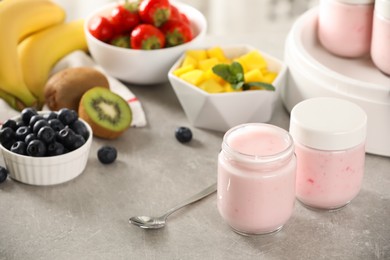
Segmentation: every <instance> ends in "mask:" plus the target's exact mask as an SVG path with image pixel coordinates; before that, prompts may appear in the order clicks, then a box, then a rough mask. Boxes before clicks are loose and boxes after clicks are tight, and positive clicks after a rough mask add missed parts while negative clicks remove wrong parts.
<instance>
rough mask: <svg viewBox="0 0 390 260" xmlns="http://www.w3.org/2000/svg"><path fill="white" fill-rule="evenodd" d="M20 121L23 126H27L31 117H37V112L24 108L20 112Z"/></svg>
mask: <svg viewBox="0 0 390 260" xmlns="http://www.w3.org/2000/svg"><path fill="white" fill-rule="evenodd" d="M20 115H21V117H22V121H23V123H24V124H26V125H28V124H30V119H31V117H33V116H35V115H38V113H37V111H36V110H35V109H33V108H31V107H26V108H25V109H23V110H22V112H21V114H20Z"/></svg>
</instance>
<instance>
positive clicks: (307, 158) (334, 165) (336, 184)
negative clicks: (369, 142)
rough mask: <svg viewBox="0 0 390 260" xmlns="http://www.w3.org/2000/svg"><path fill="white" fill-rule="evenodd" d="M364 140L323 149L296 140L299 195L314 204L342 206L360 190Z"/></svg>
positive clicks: (307, 202)
mask: <svg viewBox="0 0 390 260" xmlns="http://www.w3.org/2000/svg"><path fill="white" fill-rule="evenodd" d="M364 153H365V151H364V144H360V145H358V146H356V147H354V148H352V149H348V150H346V151H335V152H329V151H321V150H316V149H311V148H308V147H306V146H304V145H301V144H299V143H295V154H296V156H297V160H298V161H299V163H298V166H297V172H299V174H298V175H297V198H298V199H299V200H300V201H301V202H303V203H304V204H306V205H308V206H311V207H315V208H325V209H332V208H340V207H342V206H344V205H346V204H348V203H349V202H350V201H351V200H352V199H353V198H355V197H356V195H357V194H358V193H359V191H360V188H361V186H362V180H363V173H364Z"/></svg>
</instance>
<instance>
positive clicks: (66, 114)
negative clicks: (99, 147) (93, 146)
mask: <svg viewBox="0 0 390 260" xmlns="http://www.w3.org/2000/svg"><path fill="white" fill-rule="evenodd" d="M60 113H61V115H57V113H55V112H51V113H48V114H46V115H45V116H42V114H38V113H37V111H35V110H33V109H26V110H25V114H24V115H25V116H27V114H29V115H32V114H34V115H33V116H32V117H31V119H30V124H29V125H24V123H23V124H19V125H18V123H20V122H22V121H17V128H16V131H14V130H13V129H12V128H11V127H9V126H8V127H2V128H0V143H1V144H2V145H3V146H4V147H5V148H6V149H8V150H10V151H11V152H14V153H18V154H23V155H28V156H34V157H43V156H55V155H60V154H64V153H67V152H69V151H73V150H75V149H77V148H79V147H81V146H83V145H84V144H85V142H86V140H88V138H90V137H89V131H88V128H87V126H86V124H85V123H84V122H82V121H81V120H79V119H78V115H77V112H76V111H71V110H68V109H63V110H62V111H60V112H58V114H60ZM59 118H61V119H62V120H64V121H65V122H68V123H69V125H67V124H65V125H64V123H63V122H62V121H60V119H59ZM20 120H22V116H21V119H20ZM34 121H35V122H34ZM73 129H74V130H73Z"/></svg>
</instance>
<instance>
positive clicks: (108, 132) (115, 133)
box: [78, 87, 132, 139]
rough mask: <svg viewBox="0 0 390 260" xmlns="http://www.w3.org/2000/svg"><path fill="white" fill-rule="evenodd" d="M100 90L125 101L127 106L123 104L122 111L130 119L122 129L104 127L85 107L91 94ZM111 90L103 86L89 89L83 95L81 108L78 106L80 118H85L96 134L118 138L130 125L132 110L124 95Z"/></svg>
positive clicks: (97, 135) (101, 136)
mask: <svg viewBox="0 0 390 260" xmlns="http://www.w3.org/2000/svg"><path fill="white" fill-rule="evenodd" d="M99 91H100V92H103V93H102V94H103V95H104V96H107V94H112V95H115V96H116V99H117V101H118V102H122V103H123V102H124V104H125V106H122V107H123V111H121V112H122V113H128V114H127V115H128V116H129V117H130V121H129V122H128V124H126V125H125V126H124V127H122V128H121V129H113V128H111V129H109V128H107V127H104V126H103V125H101V124H99V123H98V122H97V121H96V120H94V119H93V117H92V116H90V115H89V114H88V111H87V109H86V108H85V106H87V105H88V104H89V101H90V94H91V93H93V92H99ZM109 92H111V91H110V90H108V89H105V88H102V87H94V88H92V89H90V90H88V91H87V92H86V93H85V94H84V95H83V96H82V97H81V100H80V104H79V108H78V114H79V117H80V118H82V119H84V120H85V121H86V122H87V123H88V124H89V125H90V126H91V128H92V130H93V135H94V136H96V137H100V138H104V139H116V138H118V137H119V136H121V135H122V134H123V133H124V132H125V131H126V130H127V129H128V128H129V127H130V124H131V120H132V111H131V109H130V107H129V105H128V104H127V102H126V101H125V100H124V99H123V98H122V97H120V96H119V95H117V94H115V93H113V92H111V93H109Z"/></svg>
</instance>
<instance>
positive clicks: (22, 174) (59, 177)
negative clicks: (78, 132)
mask: <svg viewBox="0 0 390 260" xmlns="http://www.w3.org/2000/svg"><path fill="white" fill-rule="evenodd" d="M44 113H45V112H41V113H40V114H44ZM12 119H14V120H20V117H15V118H12ZM80 120H81V121H82V122H84V123H85V125H86V126H87V129H88V132H89V137H88V139H87V140H86V142H85V144H84V145H83V146H81V147H80V148H78V149H76V150H74V151H72V152H68V153H66V154H63V155H57V156H51V157H31V156H25V155H19V154H16V153H13V152H11V151H10V150H8V149H6V148H5V147H4V146H2V145H1V144H0V150H1V152H2V154H3V158H4V162H5V165H6V167H7V169H8V171H9V176H10V177H11V178H12V179H15V180H17V181H20V182H23V183H26V184H31V185H42V186H45V185H54V184H60V183H64V182H67V181H69V180H72V179H74V178H76V177H77V176H79V175H80V174H81V173H82V172H83V171H84V169H85V166H86V164H87V160H88V156H89V150H90V148H91V144H92V138H93V137H92V136H93V134H92V129H91V127H90V126H89V125H88V124H87V123H86V122H85V121H83V120H82V119H80Z"/></svg>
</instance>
